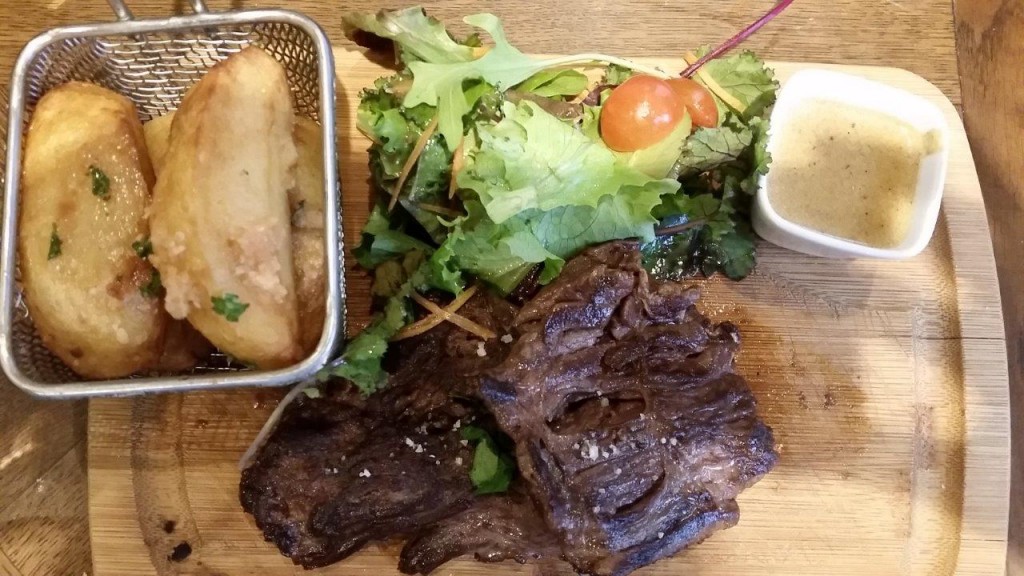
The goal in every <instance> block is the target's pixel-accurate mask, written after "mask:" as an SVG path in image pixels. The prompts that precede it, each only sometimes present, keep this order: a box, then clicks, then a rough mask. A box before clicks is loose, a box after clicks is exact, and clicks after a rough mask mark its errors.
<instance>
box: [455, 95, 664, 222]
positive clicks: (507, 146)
mask: <svg viewBox="0 0 1024 576" xmlns="http://www.w3.org/2000/svg"><path fill="white" fill-rule="evenodd" d="M503 112H504V115H505V118H504V119H503V120H502V121H501V122H498V123H497V124H494V125H483V126H478V127H477V136H478V138H479V140H480V146H479V149H478V150H477V152H476V154H475V156H474V157H473V158H472V159H471V161H470V162H469V163H468V164H467V166H466V169H465V170H464V171H463V172H461V173H460V174H459V186H461V187H463V188H468V189H471V190H474V191H475V192H476V193H477V195H478V196H479V198H480V201H481V202H482V203H483V205H484V208H485V209H486V210H487V215H488V216H489V217H490V218H491V220H493V221H494V222H496V223H498V224H500V223H502V222H504V221H506V220H508V219H509V218H511V217H513V216H515V215H517V214H520V213H522V212H524V211H528V210H538V211H544V212H546V211H549V210H553V209H555V208H559V207H563V206H589V207H591V208H596V207H597V205H598V203H599V202H600V200H601V199H602V198H604V197H606V196H611V195H616V194H628V195H631V196H633V197H634V198H635V201H636V202H637V203H649V204H651V205H652V206H653V205H656V204H657V203H658V198H659V197H660V196H662V195H663V194H667V193H672V192H674V191H675V190H677V189H678V187H679V186H678V183H677V182H675V181H674V180H669V179H665V180H656V179H653V178H651V177H649V176H647V175H645V174H644V173H642V172H640V171H638V170H635V169H633V168H631V167H629V166H626V165H624V164H623V163H622V162H618V161H616V156H615V154H614V153H613V152H612V151H611V150H609V149H608V148H606V147H605V146H603V145H601V144H599V143H597V142H595V141H593V140H591V139H590V138H588V137H586V136H585V135H584V134H583V133H582V132H580V131H578V130H576V129H574V128H573V127H571V126H569V125H567V124H565V123H564V122H561V121H560V120H558V119H557V118H555V117H554V116H552V115H551V114H548V113H547V112H545V111H544V110H542V109H541V108H540V107H539V106H538V105H536V104H534V103H533V102H530V101H525V100H524V101H521V102H519V103H518V104H511V103H507V104H506V105H505V107H504V108H503ZM648 213H649V211H648Z"/></svg>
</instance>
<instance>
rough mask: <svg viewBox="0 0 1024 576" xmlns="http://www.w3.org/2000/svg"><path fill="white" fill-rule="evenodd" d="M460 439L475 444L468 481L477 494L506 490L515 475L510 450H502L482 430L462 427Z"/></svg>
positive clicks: (475, 427)
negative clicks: (471, 483)
mask: <svg viewBox="0 0 1024 576" xmlns="http://www.w3.org/2000/svg"><path fill="white" fill-rule="evenodd" d="M462 437H463V439H465V440H468V441H470V442H472V443H473V444H475V448H474V451H473V467H472V468H471V469H470V472H469V479H470V481H472V482H473V487H474V488H476V493H477V494H495V493H500V492H505V491H507V490H508V485H509V484H510V483H511V482H512V478H513V477H514V476H515V473H516V461H515V459H514V458H513V457H512V455H511V453H510V449H502V448H503V447H501V446H499V444H498V442H496V441H495V439H494V438H493V437H492V436H491V434H489V433H488V432H487V431H486V430H484V429H483V428H480V427H478V426H464V427H463V428H462Z"/></svg>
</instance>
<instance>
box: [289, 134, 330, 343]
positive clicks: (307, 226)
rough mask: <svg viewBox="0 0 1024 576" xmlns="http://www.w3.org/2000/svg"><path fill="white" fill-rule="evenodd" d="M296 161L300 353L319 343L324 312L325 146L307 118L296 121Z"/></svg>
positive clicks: (294, 190)
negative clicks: (297, 158)
mask: <svg viewBox="0 0 1024 576" xmlns="http://www.w3.org/2000/svg"><path fill="white" fill-rule="evenodd" d="M293 133H294V136H295V147H296V148H297V150H298V153H299V160H298V163H297V165H296V170H295V186H294V187H293V188H292V189H291V190H290V191H289V195H288V198H289V202H290V204H291V208H292V253H293V255H294V265H295V290H296V292H297V293H298V300H299V334H300V341H301V344H302V351H303V354H306V355H308V354H311V353H312V352H313V350H315V349H316V346H317V344H319V343H320V335H321V332H322V331H323V328H324V315H325V313H326V306H327V303H326V300H325V299H326V298H327V295H326V294H325V287H326V282H327V279H326V273H325V271H324V268H325V267H326V260H325V255H324V164H323V162H324V146H323V141H322V140H321V138H320V126H319V125H318V124H317V123H316V122H313V121H312V120H310V119H309V118H303V117H298V118H296V119H295V129H294V132H293Z"/></svg>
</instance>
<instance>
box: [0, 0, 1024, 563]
mask: <svg viewBox="0 0 1024 576" xmlns="http://www.w3.org/2000/svg"><path fill="white" fill-rule="evenodd" d="M129 3H130V4H131V7H132V9H133V10H134V11H135V13H136V16H137V17H160V16H164V15H167V14H168V13H170V12H172V11H182V10H186V9H187V8H186V7H187V5H188V2H185V1H184V0H135V1H134V2H132V1H130V2H129ZM210 4H211V8H213V9H227V8H229V7H254V6H272V5H277V6H284V7H288V8H293V9H298V10H302V11H304V12H306V13H307V14H309V15H310V16H312V17H314V18H315V19H317V20H318V21H319V22H320V23H321V25H322V26H324V28H325V29H326V30H327V32H328V34H329V35H330V36H331V38H332V39H333V40H334V41H335V42H336V43H338V44H341V43H342V39H341V24H340V16H339V14H340V11H341V10H342V9H363V10H368V9H377V8H380V7H391V8H396V7H400V6H403V5H404V3H399V2H397V1H395V0H389V1H388V2H387V3H380V2H372V1H370V0H350V1H349V2H344V3H336V2H322V1H321V0H277V1H276V2H267V3H257V2H251V1H241V0H223V1H211V2H210ZM424 4H425V5H426V6H427V7H428V9H430V10H431V11H432V12H433V13H435V14H436V15H438V16H440V17H442V18H445V19H457V18H458V17H459V16H461V15H465V14H468V13H473V12H479V11H490V12H494V13H496V14H498V15H499V16H501V17H502V18H503V20H504V21H505V24H506V29H507V31H508V34H509V36H510V37H511V39H512V40H513V42H514V43H515V44H517V46H519V47H520V48H522V49H523V50H524V51H527V52H550V53H554V52H566V53H571V52H575V51H584V50H586V51H591V49H600V50H601V51H603V52H606V53H612V54H623V55H637V56H640V55H655V54H665V53H672V52H679V51H681V50H683V49H686V48H690V47H693V46H696V45H699V44H702V43H712V44H713V43H717V42H719V41H721V40H724V39H725V38H726V37H728V36H730V35H732V34H733V33H734V32H736V31H737V30H738V29H739V28H741V27H742V26H744V25H745V24H746V23H748V22H749V21H751V20H752V19H753V18H754V17H756V14H754V12H759V11H761V10H764V9H765V8H766V7H767V6H768V5H769V2H768V1H767V0H758V1H752V0H717V1H716V2H706V3H702V4H700V6H701V11H700V12H694V11H692V10H691V9H690V7H692V6H697V5H698V4H694V3H689V2H687V3H683V2H669V1H667V0H624V1H619V2H592V1H588V2H584V1H580V0H564V1H563V2H560V3H549V4H548V5H541V3H539V2H536V3H535V2H529V1H522V0H521V1H518V2H516V1H505V2H496V1H477V2H474V1H472V0H447V1H441V2H424ZM110 17H111V16H110V11H109V9H108V8H107V5H106V3H105V2H104V1H103V0H18V1H9V0H2V1H0V23H2V26H0V78H6V77H7V75H8V74H9V72H10V69H11V66H12V64H13V61H14V58H15V56H16V55H17V53H18V51H19V50H20V48H21V46H22V45H23V44H24V43H25V42H26V41H27V40H28V39H30V38H31V37H32V36H34V35H35V34H37V33H38V32H41V31H43V30H45V29H47V28H50V27H53V26H59V25H64V24H70V23H78V22H86V21H102V20H109V19H110ZM533 23H543V24H542V25H539V26H538V25H536V24H533ZM746 47H748V48H751V49H753V50H756V51H757V52H759V53H760V54H761V55H763V56H764V57H766V58H772V59H778V60H792V61H811V62H814V61H817V62H834V63H845V64H868V65H885V66H896V67H900V68H906V69H908V70H911V71H913V72H916V73H917V74H920V75H921V76H923V77H925V78H926V79H928V80H929V81H931V82H932V83H934V84H936V85H937V86H938V87H939V88H940V89H942V91H943V92H944V93H945V94H946V95H947V96H948V97H949V98H950V100H952V101H953V103H954V104H955V105H957V106H958V107H959V108H960V110H961V111H962V114H963V117H964V120H965V122H966V125H967V131H968V135H969V136H970V139H971V146H972V149H973V153H974V157H975V160H976V162H977V165H978V172H979V174H980V177H981V184H982V188H983V190H984V194H985V201H986V205H987V207H988V212H989V221H990V223H991V226H992V234H993V242H994V245H995V251H996V258H997V261H998V263H999V275H1000V282H1001V290H1002V296H1003V309H1004V311H1005V317H1006V331H1007V339H1008V348H1009V362H1010V364H1009V366H1010V376H1011V388H1012V390H1011V397H1012V402H1013V405H1014V409H1015V418H1014V425H1013V431H1014V436H1015V437H1017V438H1021V437H1024V418H1022V417H1021V416H1020V414H1021V411H1022V410H1024V381H1022V367H1024V341H1022V335H1024V268H1021V266H1020V265H1019V258H1020V254H1021V252H1020V251H1021V248H1022V247H1024V231H1022V228H1021V226H1020V223H1021V222H1022V203H1024V156H1022V155H1021V154H1020V152H1019V150H1020V140H1021V136H1022V134H1024V93H1022V88H1024V67H1022V66H1021V64H1022V60H1021V58H1022V55H1024V0H956V1H955V2H954V3H953V4H952V5H951V4H950V2H949V1H948V0H799V1H798V2H796V3H794V5H793V6H792V7H790V9H789V10H788V11H787V12H785V13H784V14H783V16H782V17H781V18H780V19H778V20H776V21H775V22H773V23H772V24H770V25H769V26H768V27H767V28H766V29H764V30H763V31H762V32H760V33H759V34H757V35H756V36H755V37H754V38H752V39H751V40H750V41H749V42H748V43H747V44H746ZM4 83H5V82H0V84H4ZM86 409H87V407H86V404H85V403H84V402H74V403H68V402H47V401H37V400H32V399H30V398H28V397H27V396H25V395H24V394H22V393H20V392H19V391H18V390H16V389H15V388H14V387H13V386H11V385H10V384H8V383H6V382H4V381H0V576H18V575H24V576H35V575H41V576H42V575H46V576H50V575H73V576H79V575H81V574H88V573H91V562H90V552H89V539H88V526H87V509H86V477H85V472H84V471H85V450H86V448H85V446H86V444H85V419H86ZM1021 444H1024V443H1015V444H1014V471H1013V479H1014V492H1015V493H1016V494H1017V495H1018V497H1017V498H1015V499H1014V501H1013V503H1012V510H1011V517H1010V533H1009V538H1010V548H1009V556H1008V559H1007V572H1008V574H1010V575H1011V576H1024V548H1022V545H1024V494H1022V490H1024V447H1022V445H1021Z"/></svg>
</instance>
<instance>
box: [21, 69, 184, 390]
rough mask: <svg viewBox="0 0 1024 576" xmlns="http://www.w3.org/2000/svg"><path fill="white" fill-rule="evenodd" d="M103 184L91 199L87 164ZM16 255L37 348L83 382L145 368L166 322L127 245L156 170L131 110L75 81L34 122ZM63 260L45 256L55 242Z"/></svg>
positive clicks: (141, 227) (138, 233)
mask: <svg viewBox="0 0 1024 576" xmlns="http://www.w3.org/2000/svg"><path fill="white" fill-rule="evenodd" d="M91 166H95V167H96V168H98V169H99V170H100V171H102V173H103V174H105V175H106V176H107V178H108V179H109V196H108V198H107V199H106V200H104V199H102V198H100V197H98V196H96V195H94V194H93V182H92V177H91V176H90V167H91ZM22 169H23V174H22V198H21V212H20V225H19V230H18V250H19V255H20V265H21V280H22V286H23V288H24V293H25V300H26V303H27V304H28V308H29V311H30V313H31V314H32V319H33V321H34V322H35V325H36V328H37V329H38V330H39V333H40V335H41V337H42V339H43V342H44V343H45V344H46V346H47V347H48V348H50V349H51V350H52V351H53V352H54V353H55V354H57V356H59V357H60V358H61V360H63V361H64V362H65V363H66V364H67V365H68V366H70V367H71V368H72V369H73V370H74V371H75V372H76V373H78V374H79V375H81V376H84V377H86V378H96V379H102V378H118V377H122V376H128V375H130V374H132V373H134V372H138V371H140V370H144V369H147V368H149V367H151V366H152V365H153V364H154V363H155V362H156V360H157V359H158V358H159V356H160V351H161V348H162V345H163V340H164V330H165V326H166V324H167V321H168V318H167V315H166V314H165V313H164V311H163V309H162V306H161V304H160V301H159V299H158V298H148V297H145V296H143V295H142V293H141V292H140V287H141V286H143V285H145V284H147V283H148V282H149V281H150V278H151V277H152V274H153V270H152V267H151V266H150V265H149V263H148V262H146V261H145V260H143V259H142V258H139V257H138V255H137V254H136V253H135V251H134V250H133V249H132V242H134V241H135V240H138V239H140V238H142V237H144V236H146V234H147V232H148V226H147V223H146V216H145V212H146V207H147V205H148V204H149V199H150V189H151V187H152V184H153V180H154V177H153V170H152V168H151V166H150V162H149V156H148V153H147V151H146V144H145V139H144V137H143V133H142V124H141V123H140V122H139V119H138V117H137V115H136V112H135V108H134V106H133V105H132V103H131V102H130V101H129V100H128V99H127V98H124V97H123V96H121V95H119V94H116V93H114V92H112V91H110V90H107V89H105V88H101V87H99V86H94V85H90V84H84V83H79V82H72V83H69V84H65V85H62V86H59V87H57V88H55V89H53V90H51V91H50V92H48V93H47V94H46V95H45V96H44V97H43V98H42V99H41V100H40V102H39V104H38V105H37V107H36V109H35V112H34V113H33V115H32V121H31V124H30V126H29V130H28V137H27V139H26V143H25V158H24V164H23V166H22ZM54 231H56V236H57V237H58V238H59V239H60V255H57V256H55V257H53V258H50V255H49V253H50V244H51V235H52V234H53V233H54Z"/></svg>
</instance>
